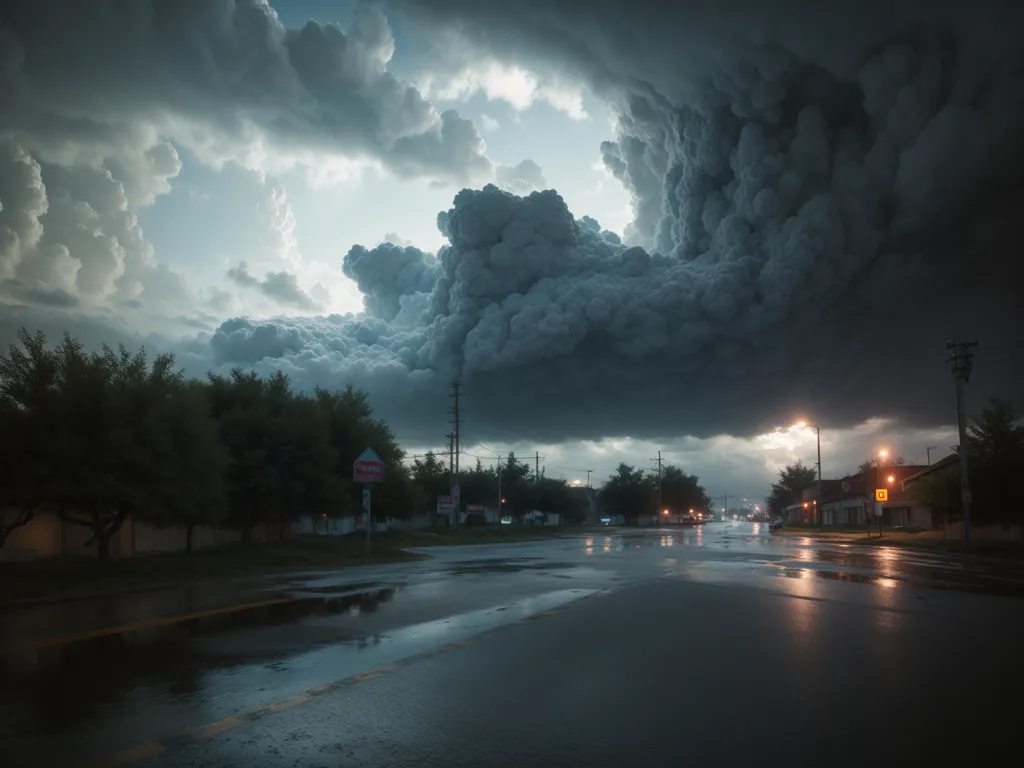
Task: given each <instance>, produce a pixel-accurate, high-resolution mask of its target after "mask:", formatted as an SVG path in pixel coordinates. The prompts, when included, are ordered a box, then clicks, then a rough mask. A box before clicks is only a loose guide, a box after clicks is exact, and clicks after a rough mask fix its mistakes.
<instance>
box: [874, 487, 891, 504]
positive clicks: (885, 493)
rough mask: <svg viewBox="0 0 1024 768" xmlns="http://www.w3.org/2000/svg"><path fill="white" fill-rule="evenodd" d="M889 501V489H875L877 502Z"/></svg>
mask: <svg viewBox="0 0 1024 768" xmlns="http://www.w3.org/2000/svg"><path fill="white" fill-rule="evenodd" d="M888 500H889V489H888V488H875V501H888Z"/></svg>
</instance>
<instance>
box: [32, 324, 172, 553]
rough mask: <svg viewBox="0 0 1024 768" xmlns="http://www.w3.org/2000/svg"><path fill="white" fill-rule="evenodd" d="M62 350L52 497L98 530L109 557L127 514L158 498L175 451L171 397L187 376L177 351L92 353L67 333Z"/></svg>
mask: <svg viewBox="0 0 1024 768" xmlns="http://www.w3.org/2000/svg"><path fill="white" fill-rule="evenodd" d="M55 355H56V359H57V369H58V386H57V390H56V394H57V397H55V399H54V404H55V411H54V420H55V424H56V428H55V430H54V432H53V433H52V434H51V436H50V438H51V440H52V444H53V447H54V453H55V469H54V473H53V482H52V484H51V486H50V487H49V488H48V489H47V496H48V498H47V499H46V502H47V503H48V505H50V506H52V507H54V508H55V509H57V511H58V513H59V515H60V517H61V519H63V520H64V521H66V522H68V523H71V524H73V525H80V526H82V527H84V528H86V529H88V530H89V531H90V533H92V538H91V539H89V541H88V542H86V545H87V546H88V545H91V544H95V545H96V553H97V557H98V558H99V559H100V560H101V561H103V560H106V559H108V557H109V555H110V543H111V540H112V538H113V536H114V535H115V534H116V533H117V532H118V531H119V530H120V528H121V526H122V525H123V524H124V521H125V520H126V519H127V518H128V516H129V515H131V514H137V515H140V516H144V515H145V514H146V513H147V512H148V511H149V510H150V509H151V508H152V507H154V506H155V505H156V504H158V503H159V500H160V499H159V489H160V488H162V487H164V483H165V478H166V474H167V472H168V471H169V463H168V462H169V461H170V460H171V458H172V457H173V448H172V446H171V441H170V439H169V437H168V435H167V432H166V431H165V430H164V429H163V427H164V417H165V415H166V411H167V405H166V404H167V401H168V399H169V398H171V397H172V396H173V393H174V392H175V390H176V389H177V388H179V387H180V386H181V385H182V382H183V378H182V375H181V373H180V372H178V371H175V370H174V367H173V366H174V358H173V357H172V356H170V355H161V356H158V357H157V358H155V359H154V361H153V363H152V366H150V365H149V364H148V362H147V359H146V354H145V350H141V349H140V350H139V351H138V352H136V353H134V354H132V353H129V352H128V351H127V350H126V349H124V347H119V348H118V350H117V351H114V350H113V349H111V348H109V347H104V348H103V352H102V353H101V354H88V353H86V352H85V351H84V349H83V347H82V345H81V343H80V342H78V341H77V340H75V339H73V338H71V337H70V336H69V335H67V334H65V336H64V340H63V341H62V343H61V344H60V345H59V346H58V347H57V349H56V350H55Z"/></svg>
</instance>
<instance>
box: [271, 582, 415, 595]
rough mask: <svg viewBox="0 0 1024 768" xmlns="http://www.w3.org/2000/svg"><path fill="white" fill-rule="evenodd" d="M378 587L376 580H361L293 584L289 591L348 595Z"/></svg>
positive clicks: (402, 585)
mask: <svg viewBox="0 0 1024 768" xmlns="http://www.w3.org/2000/svg"><path fill="white" fill-rule="evenodd" d="M389 586H390V588H393V589H402V588H403V587H405V586H406V585H405V583H404V582H400V583H392V584H390V585H389ZM379 587H380V584H379V583H378V582H376V581H362V582H359V583H357V584H337V585H334V586H326V587H302V586H295V587H292V588H291V589H290V590H289V591H291V592H294V593H296V594H303V595H306V594H311V595H327V596H341V595H350V594H352V593H353V592H367V591H372V590H375V589H378V588H379Z"/></svg>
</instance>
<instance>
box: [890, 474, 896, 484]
mask: <svg viewBox="0 0 1024 768" xmlns="http://www.w3.org/2000/svg"><path fill="white" fill-rule="evenodd" d="M895 479H896V478H895V477H893V476H892V475H889V482H890V483H891V482H892V481H893V480H895Z"/></svg>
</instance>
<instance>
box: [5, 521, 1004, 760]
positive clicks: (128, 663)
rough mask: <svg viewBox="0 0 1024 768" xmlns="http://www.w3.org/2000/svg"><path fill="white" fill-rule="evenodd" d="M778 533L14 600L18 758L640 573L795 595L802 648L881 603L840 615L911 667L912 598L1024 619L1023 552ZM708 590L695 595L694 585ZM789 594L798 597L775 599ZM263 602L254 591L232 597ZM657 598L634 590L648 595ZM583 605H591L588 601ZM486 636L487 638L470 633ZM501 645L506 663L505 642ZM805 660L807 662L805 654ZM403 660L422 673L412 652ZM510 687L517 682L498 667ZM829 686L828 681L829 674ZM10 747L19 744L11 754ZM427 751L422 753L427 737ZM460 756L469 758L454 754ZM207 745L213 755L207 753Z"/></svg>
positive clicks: (77, 755) (570, 544)
mask: <svg viewBox="0 0 1024 768" xmlns="http://www.w3.org/2000/svg"><path fill="white" fill-rule="evenodd" d="M766 533H767V532H766V531H764V530H763V529H762V528H761V527H759V526H756V525H754V526H751V525H749V524H737V523H729V524H713V525H709V526H707V527H698V528H687V529H658V530H643V531H641V530H632V531H631V530H628V529H626V530H617V529H609V530H608V531H607V532H605V531H599V532H595V533H592V534H588V535H585V536H580V537H576V538H564V539H555V540H547V541H540V542H521V543H510V544H503V545H490V546H472V547H457V548H455V547H453V548H436V549H432V550H424V552H429V554H430V555H431V558H430V559H427V560H422V561H417V562H412V563H404V564H400V565H390V566H373V567H366V568H359V569H351V570H346V571H337V572H329V573H317V574H306V575H301V576H290V577H283V578H280V577H279V578H275V579H268V580H262V581H250V582H245V583H241V584H235V585H222V586H219V587H208V588H206V589H205V590H204V589H197V588H195V587H190V588H187V589H183V590H176V591H169V592H162V593H142V594H137V595H132V596H122V597H120V598H104V599H102V600H96V601H88V602H80V603H74V604H56V605H45V606H39V607H35V608H24V609H18V610H15V611H8V612H6V613H0V622H2V624H0V648H2V649H3V650H2V652H0V743H3V744H4V746H5V762H4V764H5V765H11V766H19V765H58V764H67V765H76V764H79V763H81V762H83V761H87V760H91V759H96V758H102V757H104V756H106V755H109V754H112V753H116V752H118V751H119V750H123V749H126V748H129V747H137V746H139V745H146V744H153V743H159V744H161V745H164V744H174V743H177V742H176V741H175V739H176V738H178V736H177V735H179V734H182V733H184V732H187V731H189V730H190V729H195V728H199V727H201V726H204V725H207V724H209V723H213V722H216V721H219V720H221V719H222V718H225V717H229V716H231V715H234V714H235V713H238V712H244V711H247V710H252V709H253V708H257V707H260V706H262V705H266V704H268V703H271V702H274V701H277V700H280V699H283V698H285V697H294V696H298V695H303V692H305V691H309V690H310V689H315V688H317V687H318V686H323V685H326V684H329V683H333V682H335V681H339V680H342V679H347V678H350V677H351V676H353V675H357V674H358V673H361V672H365V671H366V670H369V669H371V668H381V667H388V665H394V664H396V663H397V662H399V661H400V660H408V659H410V658H418V657H417V654H424V653H427V652H431V651H432V650H434V649H437V648H438V647H441V646H446V647H447V646H452V644H455V645H454V646H453V647H456V646H458V645H459V644H460V643H465V642H466V641H468V640H470V639H472V638H474V637H476V636H478V635H480V634H481V633H487V632H490V631H493V630H495V629H497V628H500V627H503V626H505V625H509V624H512V623H514V622H518V621H520V620H522V619H524V618H530V617H538V616H545V615H549V614H551V613H552V612H554V611H558V610H559V609H560V608H561V607H564V606H569V605H576V604H577V603H578V602H579V601H580V600H581V599H582V598H585V597H587V596H604V595H605V594H608V592H607V591H608V590H613V589H616V588H620V587H627V588H629V587H631V588H632V589H633V591H632V592H630V589H626V590H625V591H624V592H622V593H621V594H627V593H630V594H633V595H636V596H639V595H643V594H645V591H644V590H647V591H650V590H652V589H659V590H665V589H674V587H672V585H673V584H677V583H680V582H684V583H686V584H688V585H691V586H689V587H687V591H686V592H685V594H686V595H691V597H690V598H688V599H689V600H691V601H692V602H693V603H694V606H696V604H697V603H698V602H700V601H702V600H704V599H705V598H704V597H703V595H704V594H705V593H704V592H699V593H694V592H692V591H690V590H693V589H699V587H700V585H706V586H715V587H719V588H724V589H725V590H730V591H720V590H712V592H710V593H707V594H709V595H712V597H711V598H708V599H711V600H714V597H713V596H714V595H718V596H719V597H718V598H717V602H713V603H712V604H713V605H716V606H722V607H725V606H728V605H729V604H730V603H731V602H733V601H754V602H753V603H751V605H755V606H757V610H758V611H761V610H765V611H768V610H773V609H772V608H771V607H772V606H779V607H780V608H781V612H778V613H776V614H773V616H772V618H771V619H770V620H769V619H768V618H765V622H767V623H766V625H765V627H761V628H760V629H759V630H757V631H758V632H760V633H764V634H765V635H766V636H767V637H769V638H770V637H772V636H773V633H776V632H777V631H778V630H779V629H780V628H782V629H784V631H785V632H786V633H789V634H788V635H787V636H788V637H790V638H791V640H790V641H788V642H789V643H790V647H796V646H799V645H800V644H801V643H805V644H810V645H809V646H808V649H810V648H811V646H813V643H814V638H815V637H816V636H817V635H820V634H822V633H827V632H831V631H833V630H832V629H831V628H828V629H826V628H825V627H824V626H823V625H822V622H823V621H824V620H825V619H824V617H823V614H822V609H821V608H820V607H819V605H818V604H819V603H823V602H827V603H829V604H830V605H832V606H839V607H841V606H853V607H858V606H859V607H862V608H868V609H871V610H870V612H869V613H865V614H863V615H861V614H856V615H848V614H845V613H844V614H842V616H843V619H842V620H843V621H849V622H852V624H851V626H853V627H854V628H855V630H854V631H855V632H857V633H861V635H862V636H863V637H864V642H865V648H866V649H867V650H865V653H868V651H871V649H874V650H873V651H872V652H873V653H875V654H876V655H877V654H880V657H879V658H875V659H874V663H882V662H883V661H884V663H885V664H887V665H889V667H890V668H891V669H890V673H891V674H894V675H897V676H899V675H900V674H901V671H902V670H903V669H904V667H903V666H901V665H903V664H905V663H906V660H903V659H894V658H892V657H891V655H892V654H893V653H896V651H894V650H893V649H891V648H888V647H886V646H885V645H884V644H883V645H881V646H879V645H877V642H878V638H879V637H882V636H885V635H886V634H887V633H889V634H890V635H891V634H892V633H899V632H910V631H911V628H908V627H907V626H906V625H905V624H901V623H900V622H901V619H900V617H901V616H912V617H914V621H915V622H920V621H923V620H948V619H956V620H964V621H968V620H970V619H971V617H982V618H985V617H991V616H1000V617H1002V618H1004V619H1005V618H1007V617H1008V618H1009V620H1011V621H1013V622H1017V623H1016V624H1014V626H1018V625H1019V622H1020V621H1021V618H1022V617H1024V601H1020V600H1018V599H1016V598H1020V597H1024V565H1022V564H1020V563H1005V562H999V561H982V560H976V561H967V560H958V559H950V558H945V557H941V556H937V555H931V554H921V553H916V552H908V551H900V550H896V549H893V548H886V547H877V548H871V549H867V548H864V549H860V548H856V547H852V546H842V545H835V544H820V543H815V542H814V541H813V540H811V539H803V538H778V537H769V536H767V535H766ZM659 584H660V585H661V586H655V585H659ZM759 593H760V594H762V595H763V596H762V597H760V598H759V597H757V595H758V594H759ZM618 594H620V593H614V594H612V598H616V597H617V595H618ZM698 594H699V595H700V596H701V597H700V598H699V599H698V598H696V597H692V596H693V595H698ZM785 598H794V599H789V600H786V601H785V602H783V603H778V602H777V601H778V600H780V599H783V600H785ZM1008 598H1009V599H1008ZM652 599H653V598H652ZM765 601H768V602H765ZM584 602H585V603H587V610H590V611H597V610H598V609H599V608H600V607H601V606H602V605H606V604H610V603H611V602H612V600H602V601H596V603H594V605H595V606H597V607H596V608H591V607H590V604H591V601H584ZM252 603H257V604H258V605H257V607H253V608H251V609H244V608H243V609H240V610H234V611H231V612H216V611H218V610H219V609H221V608H223V607H226V606H232V605H240V604H252ZM644 604H645V603H644V601H642V600H638V602H637V603H636V605H637V606H638V608H637V610H640V607H639V606H642V605H644ZM737 605H738V603H737ZM744 605H747V603H745V602H744ZM690 607H691V606H690V605H689V604H688V603H687V602H686V601H683V602H681V603H680V602H678V601H676V602H674V604H673V607H672V620H673V621H674V620H677V619H678V618H679V616H687V611H688V610H690ZM662 610H663V611H664V606H663V607H662ZM694 610H695V611H696V610H697V609H696V607H694ZM737 610H739V609H738V608H737ZM744 610H749V609H744ZM774 610H778V609H774ZM829 610H838V608H832V609H829ZM844 610H847V609H844ZM573 611H574V613H576V614H579V615H582V613H581V611H580V609H575V608H574V609H573ZM197 613H199V614H200V615H197V616H193V617H192V618H189V619H187V620H184V621H171V622H167V623H162V624H160V623H157V624H156V625H154V626H148V627H147V628H144V629H139V630H132V631H125V632H117V633H112V634H105V635H101V636H95V637H88V638H85V639H81V640H77V641H68V642H57V643H51V644H49V645H46V644H44V643H45V642H46V641H52V640H53V639H54V638H61V637H64V636H68V635H76V634H80V633H87V632H94V631H96V630H102V629H103V628H104V627H109V626H118V625H131V624H134V623H136V622H138V621H151V622H159V621H160V620H161V619H162V618H166V617H172V616H176V615H182V614H197ZM566 615H569V614H566ZM730 615H731V613H730V611H728V610H727V611H726V612H725V614H723V616H720V617H719V619H720V620H723V621H725V622H726V624H729V625H730V626H731V624H730V622H737V621H738V619H736V618H735V617H733V618H730ZM609 616H610V614H609ZM652 616H653V614H652ZM858 616H859V617H860V618H857V617H858ZM630 620H631V619H630ZM651 620H652V621H659V620H658V619H657V618H656V617H655V618H652V619H651ZM664 620H665V621H668V618H667V617H666V619H664ZM688 620H689V621H690V622H692V623H698V625H699V622H700V621H701V620H702V619H701V616H700V615H699V614H697V613H694V615H692V616H688ZM592 621H594V622H597V623H598V624H600V622H601V614H600V613H595V614H594V618H593V619H592ZM904 621H907V620H906V619H905V620H904ZM554 622H556V619H554V618H551V619H545V620H544V621H543V622H537V623H536V625H534V624H532V623H531V624H530V627H531V629H530V632H531V633H533V634H535V635H538V636H543V635H544V634H545V633H546V632H547V630H545V629H544V628H545V627H550V626H554ZM619 623H621V622H619ZM627 623H628V622H627ZM598 624H595V626H597V625H598ZM534 626H535V627H536V628H534ZM708 626H710V625H708ZM766 627H767V628H766ZM830 627H831V625H830ZM913 627H917V624H916V623H915V624H913ZM591 631H592V632H594V631H596V632H597V633H598V637H599V638H600V637H602V635H601V633H602V632H603V633H605V634H606V635H607V636H608V637H609V638H610V637H611V636H612V635H614V634H615V633H616V632H619V631H620V630H619V629H618V623H615V624H614V625H608V626H606V627H605V628H604V629H597V630H593V629H592V630H591ZM666 631H667V630H666ZM715 631H716V632H722V633H723V634H722V636H721V637H718V638H717V639H715V638H712V639H714V640H715V643H713V647H717V648H720V649H722V650H723V651H725V650H728V649H731V650H732V651H733V652H736V651H738V650H741V649H742V648H743V647H744V643H750V642H753V641H754V640H756V638H743V637H742V636H741V637H740V638H739V639H740V641H741V642H739V644H737V637H736V636H735V635H734V634H732V631H730V632H729V633H725V630H722V629H718V630H715ZM733 631H734V632H736V633H739V634H740V635H743V634H746V633H747V632H748V631H752V630H750V629H749V628H746V629H744V628H741V627H740V625H739V624H736V626H735V627H734V628H733ZM915 631H916V630H915ZM655 634H658V633H657V632H655ZM531 636H532V635H531ZM488 637H490V635H488ZM488 642H497V641H494V640H490V641H488ZM549 642H550V640H549ZM593 642H597V640H594V641H593ZM660 642H662V640H661V639H659V640H657V641H656V642H655V645H657V643H660ZM709 642H710V641H709ZM794 644H795V645H794ZM483 645H484V643H483V641H481V643H478V644H477V645H476V646H474V651H476V650H477V649H478V648H480V647H482V646H483ZM782 647H784V648H785V647H786V646H782ZM808 649H805V650H808ZM812 650H813V649H811V650H808V653H809V657H808V658H810V656H813V655H814V654H813V652H812ZM515 652H516V653H519V652H521V650H519V649H518V647H517V650H516V651H515ZM784 652H785V653H788V650H786V651H784ZM664 653H665V654H666V656H665V657H664V658H660V657H658V656H656V655H654V654H653V652H652V657H651V661H652V663H656V664H667V663H678V661H679V658H678V654H676V653H674V652H672V651H670V650H669V649H668V647H666V648H665V650H664ZM450 658H452V659H456V658H457V657H456V656H451V657H450ZM558 658H559V659H560V662H559V663H560V664H561V666H559V667H558V668H557V669H549V670H548V674H549V675H552V676H554V677H558V675H559V674H560V673H559V671H558V670H566V669H569V668H570V666H567V662H566V660H565V659H562V658H561V657H560V656H559V657H558ZM610 658H611V657H609V658H606V659H605V661H604V663H605V664H607V662H608V661H609V660H610ZM672 659H676V661H675V662H672V661H671V660H672ZM879 659H881V661H880V660H879ZM492 661H493V662H494V664H497V665H498V666H499V667H500V666H501V663H502V662H501V661H500V659H499V658H498V657H492ZM431 663H439V662H431ZM445 663H447V664H455V663H456V662H455V661H446V662H445ZM545 663H547V662H545ZM792 663H793V664H795V665H800V664H805V663H806V661H801V660H800V659H799V658H797V657H794V658H793V660H792ZM426 666H428V663H427V662H422V663H417V664H416V665H415V667H416V668H417V669H419V668H421V667H423V668H425V667H426ZM796 668H799V667H796ZM488 669H489V670H490V669H491V668H488ZM893 670H894V671H893ZM402 674H403V675H407V676H412V674H413V668H412V667H410V668H409V669H406V670H403V672H402ZM488 674H491V671H489V672H488ZM510 674H513V676H514V674H515V673H510ZM566 674H567V673H566ZM836 674H838V672H836ZM844 674H845V673H844ZM563 682H564V683H565V684H566V685H568V686H570V689H573V687H578V686H580V685H583V683H582V682H581V681H579V680H576V679H575V678H573V679H571V680H565V681H563ZM389 684H390V683H389ZM501 685H506V686H513V685H514V684H513V682H512V681H510V680H508V679H506V678H502V683H501ZM332 695H333V694H332ZM338 695H341V694H338ZM345 695H349V693H348V692H345ZM403 695H404V694H403ZM594 695H597V694H594ZM602 695H604V696H609V695H612V694H611V693H610V692H607V691H606V692H605V693H604V694H602ZM615 695H619V694H615ZM813 695H815V696H819V697H820V696H821V695H822V693H821V691H820V690H818V689H815V690H814V691H813ZM464 698H465V697H464ZM460 701H461V700H460ZM320 704H321V702H320V701H317V703H316V704H315V705H313V704H308V705H303V706H310V707H312V706H320ZM296 711H298V710H296ZM275 718H281V719H282V720H281V722H285V720H284V718H285V714H284V713H281V714H275V715H274V716H273V717H272V718H271V719H270V720H267V721H266V724H264V723H263V722H262V721H261V722H260V723H259V724H258V728H259V731H260V733H266V732H267V729H268V728H270V729H273V728H274V727H275V726H274V725H272V723H273V722H274V719H275ZM247 727H251V728H256V727H257V725H251V726H247ZM55 737H59V738H55ZM178 741H180V738H178ZM227 743H231V742H230V741H228V742H227ZM161 748H163V747H161ZM233 748H235V749H236V752H230V753H224V752H221V753H218V754H217V757H216V759H214V758H213V757H212V756H211V758H210V759H211V760H213V762H210V763H209V764H211V765H214V764H216V765H222V764H227V763H226V762H225V761H226V760H229V759H232V756H233V755H235V754H236V753H237V754H241V752H238V751H237V750H240V749H241V748H240V747H238V746H237V745H235V747H233ZM190 749H195V747H190ZM285 752H287V750H285ZM8 754H9V755H11V756H12V757H13V761H8V760H7V759H6V755H8ZM174 754H177V752H174ZM212 754H213V753H211V755H212ZM609 754H610V753H609ZM174 759H175V758H174V757H173V754H172V751H169V752H168V754H167V755H165V756H164V757H162V758H159V760H160V761H170V762H169V763H168V764H169V765H170V764H176V763H174ZM195 759H196V758H195V756H193V758H192V763H190V764H195ZM417 759H418V760H426V758H425V757H424V756H423V755H420V757H419V758H417ZM446 759H447V760H451V761H453V762H452V763H451V764H454V757H453V756H452V755H447V756H446ZM474 759H477V760H479V756H477V757H476V758H474ZM466 760H467V761H468V760H469V757H466ZM199 763H200V764H205V763H203V759H200V760H199ZM288 764H290V763H288ZM367 764H373V763H372V762H370V763H367ZM378 764H382V763H378ZM421 764H427V762H422V763H421ZM594 764H596V763H594Z"/></svg>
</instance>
